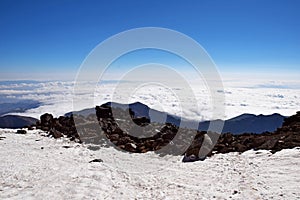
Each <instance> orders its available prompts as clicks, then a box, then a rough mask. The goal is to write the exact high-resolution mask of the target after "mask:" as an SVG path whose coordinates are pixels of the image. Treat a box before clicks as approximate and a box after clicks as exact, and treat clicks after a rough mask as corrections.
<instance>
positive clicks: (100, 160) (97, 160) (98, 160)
mask: <svg viewBox="0 0 300 200" xmlns="http://www.w3.org/2000/svg"><path fill="white" fill-rule="evenodd" d="M92 162H103V160H102V159H99V158H98V159H94V160H91V161H90V162H89V163H92Z"/></svg>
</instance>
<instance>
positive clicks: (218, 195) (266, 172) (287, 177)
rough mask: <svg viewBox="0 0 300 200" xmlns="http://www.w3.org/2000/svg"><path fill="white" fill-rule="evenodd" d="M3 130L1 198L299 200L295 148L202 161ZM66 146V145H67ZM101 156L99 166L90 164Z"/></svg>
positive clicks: (35, 132) (298, 161) (0, 144)
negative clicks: (99, 146) (183, 159)
mask: <svg viewBox="0 0 300 200" xmlns="http://www.w3.org/2000/svg"><path fill="white" fill-rule="evenodd" d="M15 132H16V130H12V129H1V130H0V137H5V138H3V139H2V140H0V159H1V160H0V199H28V198H30V199H69V198H71V199H297V198H298V199H299V197H300V190H299V189H300V185H299V182H300V169H299V166H300V159H299V158H300V148H294V149H286V150H282V151H280V152H277V153H276V154H271V153H270V152H269V151H252V150H251V151H247V152H245V153H243V154H238V153H229V154H217V155H215V156H213V157H211V158H208V159H206V160H205V161H202V162H194V163H182V162H181V159H182V157H179V156H166V157H159V156H157V155H156V154H154V153H146V154H129V153H124V152H121V151H118V150H116V149H114V148H100V149H99V150H96V151H95V150H90V149H89V148H88V145H87V144H83V145H82V144H77V143H74V142H70V141H68V140H67V139H66V138H62V139H57V140H55V139H53V138H48V137H44V135H45V133H44V132H42V131H38V130H33V131H28V133H27V134H25V135H19V134H14V133H15ZM65 147H69V148H65ZM97 158H99V159H102V160H103V162H93V163H89V161H91V160H93V159H97Z"/></svg>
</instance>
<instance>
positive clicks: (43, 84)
mask: <svg viewBox="0 0 300 200" xmlns="http://www.w3.org/2000/svg"><path fill="white" fill-rule="evenodd" d="M74 84H75V82H74V81H2V82H0V100H1V102H0V103H1V105H5V103H15V106H16V107H17V106H18V102H21V101H23V100H34V101H37V102H40V104H39V106H38V107H36V108H31V109H28V110H26V111H25V112H23V113H18V112H17V113H16V112H13V113H9V114H18V115H26V116H31V117H35V118H39V116H40V115H41V114H43V113H46V112H48V113H52V114H53V115H55V116H59V115H64V114H65V113H67V112H70V111H73V110H81V109H84V108H87V107H94V106H95V105H101V104H102V103H105V102H108V101H115V102H119V103H132V102H136V101H139V102H142V103H144V104H147V105H148V106H149V107H151V108H154V109H157V110H161V111H165V112H168V113H171V114H175V115H179V116H182V117H184V118H188V119H193V120H199V121H203V120H209V119H211V118H212V107H213V105H212V101H211V96H210V92H209V90H208V89H207V88H206V87H205V85H203V84H202V83H199V84H198V85H197V84H194V87H193V88H192V89H193V92H194V95H195V97H196V100H197V104H198V107H197V106H196V107H195V106H194V105H192V104H189V102H190V101H191V98H192V97H191V96H189V95H186V96H184V97H182V98H181V100H179V99H178V97H177V96H176V91H179V90H182V91H183V90H185V88H183V87H178V86H176V87H173V88H172V87H171V88H167V87H164V86H163V85H157V84H156V85H155V84H142V83H140V82H128V83H126V84H128V86H129V85H130V87H128V88H129V89H128V90H129V91H126V89H123V90H122V91H118V93H114V91H115V88H116V86H117V85H118V82H117V81H102V82H101V83H91V82H86V83H84V84H83V86H82V87H81V88H80V91H77V99H78V97H79V99H80V101H82V104H80V103H79V104H78V103H77V104H76V107H74V106H73V99H74V91H73V88H74ZM223 85H224V90H219V91H217V92H219V93H223V94H224V96H225V102H224V106H225V116H224V117H220V118H225V119H229V118H232V117H235V116H238V115H240V114H243V113H252V114H265V115H266V114H273V113H279V114H282V115H284V116H290V115H293V114H295V113H296V111H299V110H300V81H297V80H296V81H266V80H253V81H251V80H244V79H224V80H223ZM132 86H134V87H135V88H136V89H135V90H132ZM195 86H196V87H195ZM91 88H92V91H93V92H91ZM125 88H126V87H125ZM128 93H129V94H130V95H129V97H128V96H127V95H125V94H128ZM87 101H90V102H94V103H93V104H91V105H89V106H87V105H86V103H85V102H87ZM182 101H184V107H182V106H181V105H183V104H182ZM3 103H4V104H3ZM1 109H3V108H1V107H0V110H1Z"/></svg>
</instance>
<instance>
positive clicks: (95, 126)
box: [31, 104, 300, 161]
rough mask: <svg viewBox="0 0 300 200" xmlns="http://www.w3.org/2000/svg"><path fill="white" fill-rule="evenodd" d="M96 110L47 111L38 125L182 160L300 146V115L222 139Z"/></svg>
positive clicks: (103, 108)
mask: <svg viewBox="0 0 300 200" xmlns="http://www.w3.org/2000/svg"><path fill="white" fill-rule="evenodd" d="M95 109H96V114H94V115H89V116H80V115H74V116H73V115H71V116H60V117H58V118H54V117H53V116H52V115H51V114H48V113H46V114H43V115H42V116H41V117H40V120H39V121H38V122H37V123H36V124H35V125H34V127H36V128H37V129H41V130H43V131H47V132H48V133H49V136H52V137H54V138H60V137H68V138H70V140H75V141H77V142H85V143H91V144H94V145H100V146H114V147H115V148H118V149H119V150H123V151H127V152H130V153H145V152H148V151H155V152H157V153H158V154H160V155H166V154H172V155H185V157H184V159H183V161H195V160H199V159H204V158H205V155H206V154H207V155H208V156H211V155H213V154H216V153H228V152H244V151H247V150H250V149H254V150H258V149H266V150H271V152H273V153H274V152H277V151H280V150H281V149H286V148H293V147H299V146H300V112H297V114H296V115H293V116H291V117H288V118H286V119H285V120H284V123H283V125H282V127H281V128H278V129H277V130H276V131H275V132H265V133H263V134H252V133H244V134H240V135H233V134H231V133H226V134H221V135H219V134H218V133H212V132H206V131H195V130H191V129H182V128H180V129H179V128H178V127H177V126H176V125H174V124H171V123H165V124H159V123H153V122H151V121H150V119H149V118H147V117H142V116H137V117H136V116H135V114H134V111H132V110H131V109H130V108H129V109H127V110H123V109H121V108H114V114H115V113H117V116H118V118H114V117H113V112H112V108H111V107H110V106H109V105H108V104H105V105H102V106H97V107H96V108H95ZM128 113H129V114H128ZM74 121H75V122H76V126H75V123H74ZM31 128H32V127H31ZM179 130H180V131H179ZM212 138H218V140H217V142H216V144H215V145H214V144H212V142H211V141H210V142H208V143H207V142H206V143H205V144H204V143H203V142H204V141H205V140H206V141H207V140H211V139H212ZM203 144H204V145H203ZM205 145H206V146H205ZM213 145H214V146H213ZM201 146H204V149H205V147H207V148H206V149H207V151H204V154H203V156H204V157H203V156H202V155H200V154H199V150H200V148H201ZM212 147H213V148H212ZM202 148H203V147H202ZM211 149H212V150H211ZM202 153H203V152H202Z"/></svg>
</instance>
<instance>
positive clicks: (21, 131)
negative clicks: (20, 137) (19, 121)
mask: <svg viewBox="0 0 300 200" xmlns="http://www.w3.org/2000/svg"><path fill="white" fill-rule="evenodd" d="M26 133H27V131H26V130H22V129H19V130H17V134H26Z"/></svg>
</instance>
